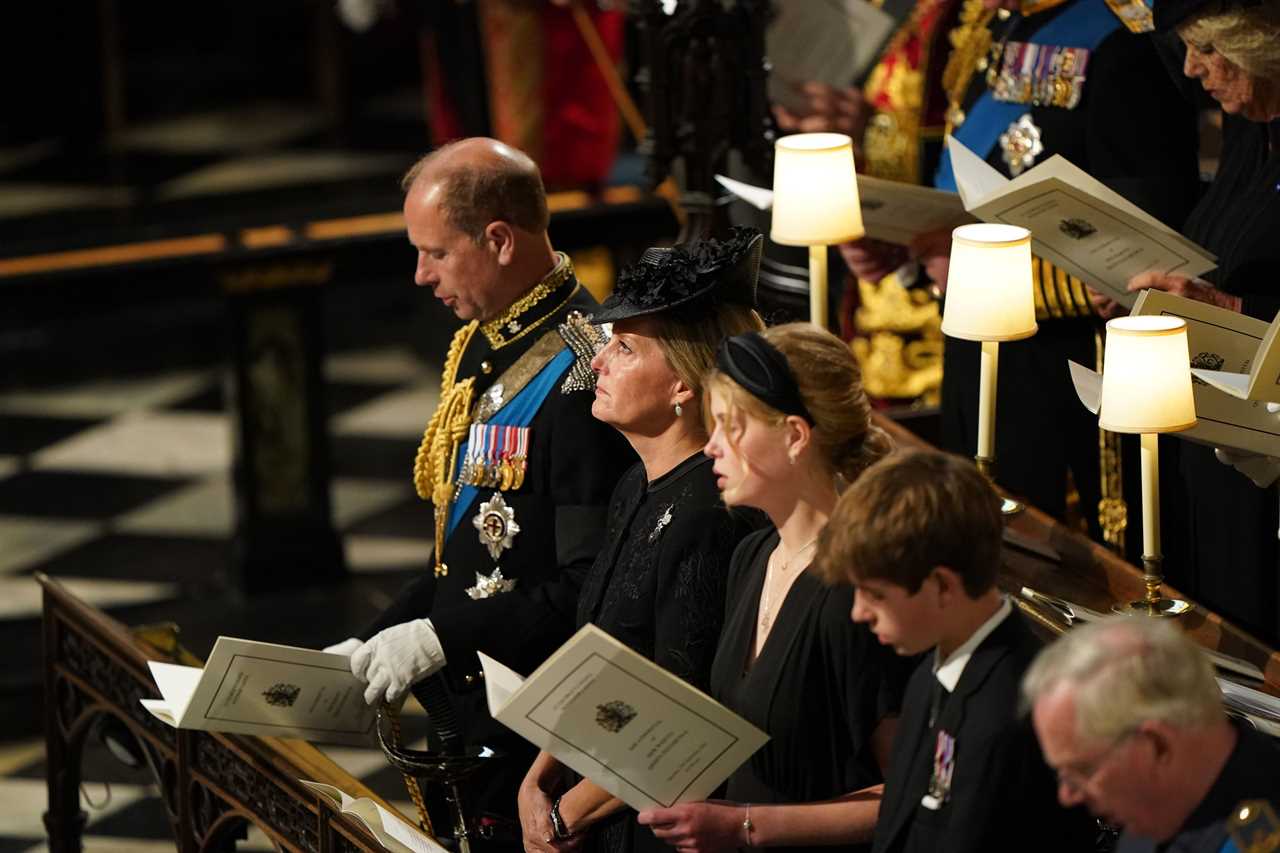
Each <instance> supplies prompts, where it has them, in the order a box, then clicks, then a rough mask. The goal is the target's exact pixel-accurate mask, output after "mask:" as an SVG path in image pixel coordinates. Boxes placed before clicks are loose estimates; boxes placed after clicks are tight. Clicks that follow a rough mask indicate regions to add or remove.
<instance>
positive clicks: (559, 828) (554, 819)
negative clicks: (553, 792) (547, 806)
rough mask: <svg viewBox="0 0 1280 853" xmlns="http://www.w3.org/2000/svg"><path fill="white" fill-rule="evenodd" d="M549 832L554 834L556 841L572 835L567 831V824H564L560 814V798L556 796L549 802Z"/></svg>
mask: <svg viewBox="0 0 1280 853" xmlns="http://www.w3.org/2000/svg"><path fill="white" fill-rule="evenodd" d="M549 814H550V816H551V832H552V833H553V834H554V835H555V837H556V841H564V840H565V839H566V838H569V837H571V836H572V835H573V833H572V832H570V831H569V827H568V825H566V824H565V822H564V818H562V817H561V816H560V798H559V797H556V799H555V802H553V803H552V804H551V811H550V812H549Z"/></svg>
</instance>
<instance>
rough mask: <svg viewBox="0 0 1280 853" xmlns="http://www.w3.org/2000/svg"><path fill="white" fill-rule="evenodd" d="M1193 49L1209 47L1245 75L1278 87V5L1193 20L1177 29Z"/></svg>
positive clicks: (1269, 1) (1269, 2)
mask: <svg viewBox="0 0 1280 853" xmlns="http://www.w3.org/2000/svg"><path fill="white" fill-rule="evenodd" d="M1178 35H1180V36H1182V38H1183V39H1185V40H1186V41H1188V42H1190V43H1191V44H1193V45H1210V46H1212V47H1213V49H1214V50H1215V51H1217V52H1218V53H1220V54H1222V55H1223V56H1224V57H1225V58H1226V59H1227V60H1228V61H1229V62H1231V63H1232V64H1233V65H1235V66H1237V67H1238V68H1240V70H1241V71H1243V72H1245V73H1246V74H1248V75H1250V76H1252V77H1257V78H1262V79H1264V80H1268V81H1271V82H1272V83H1276V84H1280V2H1277V0H1267V2H1264V3H1262V4H1260V5H1258V6H1253V7H1251V8H1244V9H1240V8H1236V9H1230V10H1228V11H1225V12H1222V13H1219V14H1207V15H1199V16H1196V17H1193V18H1191V19H1189V20H1187V21H1184V22H1183V23H1181V24H1179V25H1178Z"/></svg>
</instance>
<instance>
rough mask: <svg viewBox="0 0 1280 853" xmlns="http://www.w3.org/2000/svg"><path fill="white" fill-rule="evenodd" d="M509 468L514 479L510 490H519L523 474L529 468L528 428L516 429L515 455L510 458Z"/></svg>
mask: <svg viewBox="0 0 1280 853" xmlns="http://www.w3.org/2000/svg"><path fill="white" fill-rule="evenodd" d="M511 467H512V468H513V469H514V472H515V478H514V479H513V480H512V482H511V488H513V489H519V488H520V487H522V486H523V485H524V474H525V471H526V470H527V469H528V467H529V428H528V427H518V428H517V429H516V455H515V456H513V457H512V458H511Z"/></svg>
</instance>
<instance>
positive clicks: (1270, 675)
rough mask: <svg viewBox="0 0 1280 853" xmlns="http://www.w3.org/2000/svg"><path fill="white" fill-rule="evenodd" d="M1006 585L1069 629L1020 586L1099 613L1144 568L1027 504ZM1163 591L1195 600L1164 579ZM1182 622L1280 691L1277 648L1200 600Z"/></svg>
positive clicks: (1127, 595) (904, 434) (1050, 626)
mask: <svg viewBox="0 0 1280 853" xmlns="http://www.w3.org/2000/svg"><path fill="white" fill-rule="evenodd" d="M876 419H877V422H878V423H879V424H880V426H881V427H883V428H884V429H885V430H887V431H888V432H889V434H890V435H892V436H893V439H894V441H895V442H896V444H897V445H898V447H917V448H924V447H928V445H927V444H926V443H925V442H924V441H922V440H921V439H920V438H919V437H918V436H916V435H915V434H913V433H911V432H909V431H907V430H906V429H905V428H903V427H902V426H900V425H899V424H897V423H895V422H893V421H892V420H890V419H888V418H886V417H883V416H881V415H876ZM1244 487H1245V486H1244V485H1242V488H1244ZM1001 586H1002V587H1003V588H1004V589H1005V590H1006V591H1007V592H1010V593H1014V594H1015V597H1014V600H1015V601H1017V603H1018V606H1019V607H1021V608H1022V609H1023V610H1024V611H1025V612H1026V613H1027V614H1029V615H1030V616H1031V617H1032V618H1033V619H1035V621H1036V622H1037V623H1038V624H1039V625H1040V626H1041V627H1042V628H1044V629H1046V630H1047V631H1049V632H1052V633H1061V632H1062V631H1064V630H1065V629H1066V628H1067V627H1069V625H1068V620H1067V619H1065V618H1064V617H1063V615H1062V614H1060V613H1059V612H1058V611H1057V610H1055V609H1054V608H1053V607H1042V606H1038V605H1036V604H1033V603H1031V602H1029V601H1027V600H1025V599H1023V598H1022V597H1020V596H1017V595H1016V593H1017V592H1018V591H1019V590H1020V589H1021V587H1023V586H1027V587H1031V588H1032V589H1035V590H1037V591H1039V592H1042V593H1045V594H1047V595H1051V596H1055V597H1057V598H1060V599H1063V600H1066V601H1069V602H1073V603H1075V604H1078V605H1083V606H1085V607H1088V608H1090V609H1092V610H1097V611H1101V612H1107V611H1109V610H1110V609H1111V607H1112V605H1114V604H1116V603H1118V602H1126V601H1131V600H1137V599H1141V598H1142V597H1143V593H1144V591H1145V586H1144V585H1143V582H1142V570H1141V569H1139V568H1137V567H1136V566H1134V565H1132V564H1130V563H1127V562H1125V561H1124V560H1122V559H1121V558H1119V557H1117V556H1116V555H1115V554H1114V553H1112V552H1111V551H1109V550H1107V549H1106V548H1104V547H1102V546H1101V545H1099V544H1097V543H1096V542H1093V541H1092V540H1090V539H1088V538H1087V537H1085V536H1083V535H1081V534H1079V533H1077V532H1075V531H1073V530H1070V529H1068V528H1066V527H1064V526H1063V525H1061V524H1059V523H1058V522H1056V521H1054V520H1053V519H1052V518H1050V517H1049V516H1047V515H1045V514H1044V513H1042V512H1040V511H1039V510H1037V509H1035V508H1034V507H1030V506H1029V507H1027V509H1026V510H1025V511H1024V512H1022V513H1020V514H1018V515H1017V516H1015V517H1014V518H1013V519H1012V520H1011V521H1009V522H1008V524H1007V527H1006V533H1005V547H1004V554H1003V572H1002V574H1001ZM1162 594H1163V595H1167V596H1171V597H1177V598H1182V599H1187V600H1190V599H1189V598H1188V596H1186V595H1184V594H1183V593H1180V592H1178V591H1177V590H1176V589H1174V588H1173V587H1170V586H1168V585H1167V584H1166V585H1165V586H1164V587H1163V592H1162ZM1192 603H1193V604H1195V602H1194V601H1192ZM1178 624H1179V625H1180V626H1181V627H1182V628H1183V629H1184V630H1186V631H1187V632H1188V633H1189V634H1190V635H1191V636H1192V638H1194V639H1195V640H1196V641H1197V642H1198V643H1200V644H1201V645H1202V646H1204V647H1205V648H1207V649H1212V650H1214V651H1216V652H1219V653H1221V654H1223V655H1229V656H1230V657H1233V658H1237V659H1239V660H1241V661H1244V662H1246V663H1247V664H1252V665H1253V666H1255V667H1257V668H1258V670H1260V671H1261V672H1262V673H1263V675H1264V676H1265V684H1261V685H1257V686H1258V687H1259V688H1260V689H1263V690H1266V691H1267V692H1269V693H1273V694H1276V695H1280V654H1278V653H1277V652H1276V651H1275V650H1274V649H1271V648H1270V647H1268V646H1267V645H1266V644H1264V643H1262V642H1261V641H1259V640H1257V639H1256V638H1254V637H1253V636H1251V635H1250V634H1249V633H1248V632H1246V631H1244V630H1241V629H1240V628H1238V627H1236V626H1235V625H1232V624H1231V623H1230V622H1228V621H1227V620H1225V619H1223V618H1222V617H1221V616H1219V615H1218V614H1216V613H1213V612H1212V611H1210V610H1208V609H1206V608H1204V607H1202V606H1200V605H1198V604H1197V605H1196V606H1195V608H1194V609H1193V610H1192V611H1191V612H1190V613H1187V614H1186V615H1184V616H1180V617H1178Z"/></svg>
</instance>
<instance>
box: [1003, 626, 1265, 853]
mask: <svg viewBox="0 0 1280 853" xmlns="http://www.w3.org/2000/svg"><path fill="white" fill-rule="evenodd" d="M1023 695H1024V698H1025V704H1026V705H1027V707H1028V708H1029V709H1030V711H1031V717H1032V720H1033V723H1034V726H1035V731H1036V735H1037V737H1038V738H1039V740H1040V744H1041V746H1042V747H1043V748H1044V755H1045V758H1046V760H1047V761H1048V762H1049V764H1050V765H1051V766H1052V767H1053V768H1054V770H1055V771H1056V773H1057V776H1058V797H1059V799H1061V801H1062V803H1063V804H1064V805H1073V806H1074V805H1079V804H1082V803H1083V804H1084V805H1086V806H1088V808H1089V810H1090V811H1092V812H1093V813H1094V814H1096V815H1097V816H1098V817H1100V818H1102V819H1103V820H1105V821H1106V822H1107V823H1109V824H1112V825H1116V826H1120V827H1121V828H1122V829H1123V830H1124V832H1123V834H1122V835H1121V836H1120V840H1119V842H1118V844H1117V846H1116V853H1155V851H1157V850H1169V851H1178V853H1195V851H1205V852H1206V853H1208V851H1217V850H1220V849H1226V848H1224V847H1223V842H1225V841H1226V840H1227V818H1228V817H1230V816H1231V814H1232V813H1233V812H1235V811H1236V808H1237V806H1238V805H1239V804H1240V803H1241V802H1243V801H1246V800H1258V799H1263V800H1274V799H1275V798H1276V797H1277V796H1278V795H1280V748H1278V747H1277V746H1276V743H1275V741H1274V740H1272V739H1271V738H1269V737H1267V736H1266V735H1264V734H1262V733H1261V732H1258V731H1255V730H1254V729H1253V728H1252V727H1251V726H1249V725H1247V724H1238V723H1236V722H1233V721H1231V720H1229V719H1228V718H1227V715H1226V713H1225V712H1224V710H1223V705H1222V694H1221V692H1220V691H1219V689H1218V683H1217V681H1216V679H1215V677H1214V671H1213V665H1212V663H1211V662H1210V661H1209V658H1208V656H1207V655H1205V654H1204V652H1203V651H1202V650H1201V649H1200V647H1199V646H1197V645H1196V644H1195V643H1193V642H1192V641H1191V640H1190V639H1188V638H1187V636H1186V635H1185V634H1183V633H1182V631H1180V630H1179V629H1178V628H1177V627H1175V626H1174V625H1173V624H1172V623H1170V622H1168V621H1165V620H1161V619H1151V618H1147V617H1142V616H1117V617H1112V618H1109V619H1106V620H1104V621H1101V622H1097V623H1093V624H1090V625H1088V626H1085V627H1083V628H1077V629H1073V630H1071V631H1070V632H1068V633H1067V634H1065V635H1064V636H1062V637H1061V638H1060V639H1058V640H1057V641H1056V642H1054V643H1053V645H1051V646H1049V647H1048V648H1046V649H1045V650H1044V652H1043V653H1042V654H1041V655H1040V657H1038V658H1037V659H1036V661H1035V663H1034V664H1032V666H1031V668H1030V669H1029V670H1028V671H1027V675H1026V679H1025V681H1024V683H1023Z"/></svg>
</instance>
